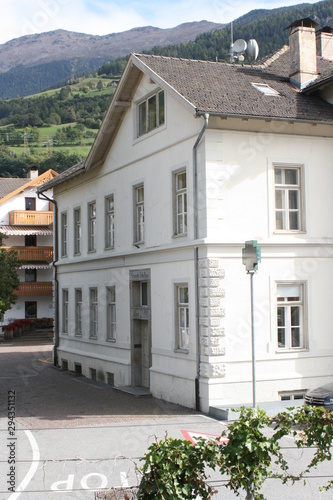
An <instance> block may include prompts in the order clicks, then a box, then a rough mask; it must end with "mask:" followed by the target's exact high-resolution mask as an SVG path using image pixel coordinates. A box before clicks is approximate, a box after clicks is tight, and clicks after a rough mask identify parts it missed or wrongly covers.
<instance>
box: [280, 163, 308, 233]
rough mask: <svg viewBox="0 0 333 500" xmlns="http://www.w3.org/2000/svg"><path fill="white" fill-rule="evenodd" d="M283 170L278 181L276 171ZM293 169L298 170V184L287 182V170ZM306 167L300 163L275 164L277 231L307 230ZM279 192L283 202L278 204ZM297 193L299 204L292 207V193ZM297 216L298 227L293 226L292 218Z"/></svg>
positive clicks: (297, 231) (293, 231) (295, 231)
mask: <svg viewBox="0 0 333 500" xmlns="http://www.w3.org/2000/svg"><path fill="white" fill-rule="evenodd" d="M278 170H280V171H281V182H276V173H277V171H278ZM288 170H292V171H295V172H297V184H291V183H287V181H286V172H287V171H288ZM303 176H304V169H303V168H302V166H300V165H279V164H275V165H274V168H273V182H274V228H275V232H277V233H300V232H304V230H305V221H304V212H305V210H304V182H303ZM278 192H280V193H281V203H280V204H279V205H281V206H278V204H277V197H278ZM292 192H294V193H296V196H297V202H298V206H297V208H294V207H291V206H290V205H291V198H290V195H291V194H292ZM278 216H279V221H282V224H281V225H282V227H278V224H277V222H278ZM295 216H296V217H297V226H298V227H297V228H294V227H292V223H291V218H292V217H295Z"/></svg>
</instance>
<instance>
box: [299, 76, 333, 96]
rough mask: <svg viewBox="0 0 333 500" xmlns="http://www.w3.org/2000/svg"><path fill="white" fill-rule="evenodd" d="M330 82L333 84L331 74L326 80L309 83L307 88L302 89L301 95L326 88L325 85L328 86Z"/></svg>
mask: <svg viewBox="0 0 333 500" xmlns="http://www.w3.org/2000/svg"><path fill="white" fill-rule="evenodd" d="M332 82H333V74H332V75H329V76H327V77H326V78H322V79H319V80H318V79H317V80H315V81H314V82H313V83H310V84H309V85H308V86H307V87H305V88H304V89H302V93H303V94H306V93H308V92H309V93H310V92H313V91H315V90H318V89H320V88H322V87H326V85H329V84H330V83H332Z"/></svg>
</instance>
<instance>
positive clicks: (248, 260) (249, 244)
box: [242, 240, 261, 273]
mask: <svg viewBox="0 0 333 500" xmlns="http://www.w3.org/2000/svg"><path fill="white" fill-rule="evenodd" d="M242 260H243V264H244V266H245V267H246V271H247V272H248V273H253V272H255V271H257V270H258V264H259V262H261V247H260V246H259V245H258V242H257V241H256V240H251V241H246V242H245V248H243V249H242Z"/></svg>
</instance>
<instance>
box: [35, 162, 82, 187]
mask: <svg viewBox="0 0 333 500" xmlns="http://www.w3.org/2000/svg"><path fill="white" fill-rule="evenodd" d="M84 163H85V162H84V161H81V162H80V163H77V164H76V165H74V166H73V167H70V168H68V169H67V170H65V171H64V172H62V173H61V174H59V175H58V176H57V177H55V178H53V179H51V180H50V181H48V182H46V183H45V184H42V185H41V186H40V187H39V188H38V189H37V192H38V193H43V192H44V191H48V190H49V189H52V188H54V187H55V186H58V185H60V184H62V183H63V182H66V181H69V180H71V179H73V178H74V177H77V176H78V175H80V174H82V173H83V172H84V171H85V168H84Z"/></svg>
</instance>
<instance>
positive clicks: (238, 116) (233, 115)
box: [196, 109, 333, 125]
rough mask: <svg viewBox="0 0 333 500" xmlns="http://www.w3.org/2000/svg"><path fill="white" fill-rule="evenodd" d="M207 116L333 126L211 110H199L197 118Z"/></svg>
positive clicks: (304, 120) (318, 122)
mask: <svg viewBox="0 0 333 500" xmlns="http://www.w3.org/2000/svg"><path fill="white" fill-rule="evenodd" d="M205 114H209V116H216V117H218V118H223V119H226V118H237V119H240V120H263V121H279V122H287V123H306V124H309V125H333V119H332V121H323V120H316V119H313V120H306V119H304V118H295V117H287V116H286V117H280V116H266V115H265V116H264V115H246V114H241V113H238V114H237V113H218V112H216V111H212V112H210V111H209V110H206V111H205V110H202V109H197V111H196V116H204V115H205Z"/></svg>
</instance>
